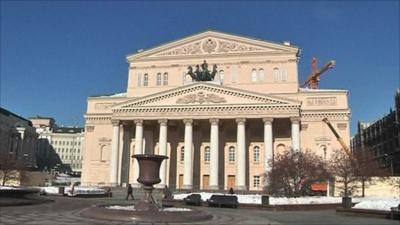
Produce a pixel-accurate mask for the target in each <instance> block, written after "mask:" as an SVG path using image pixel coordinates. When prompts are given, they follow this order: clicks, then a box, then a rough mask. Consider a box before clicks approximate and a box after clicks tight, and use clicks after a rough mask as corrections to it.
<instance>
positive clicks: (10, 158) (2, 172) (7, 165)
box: [0, 153, 23, 186]
mask: <svg viewBox="0 0 400 225" xmlns="http://www.w3.org/2000/svg"><path fill="white" fill-rule="evenodd" d="M22 169H23V165H22V164H21V163H19V162H18V160H17V159H16V158H15V156H14V155H10V154H7V153H2V154H0V179H1V185H2V186H4V185H6V183H7V182H9V181H13V180H19V178H20V174H21V171H22Z"/></svg>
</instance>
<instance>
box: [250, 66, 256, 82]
mask: <svg viewBox="0 0 400 225" xmlns="http://www.w3.org/2000/svg"><path fill="white" fill-rule="evenodd" d="M251 81H257V70H256V69H253V70H252V71H251Z"/></svg>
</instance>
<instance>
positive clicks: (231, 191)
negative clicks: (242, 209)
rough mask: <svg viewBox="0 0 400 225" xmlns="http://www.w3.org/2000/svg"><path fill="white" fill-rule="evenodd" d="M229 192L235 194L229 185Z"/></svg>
mask: <svg viewBox="0 0 400 225" xmlns="http://www.w3.org/2000/svg"><path fill="white" fill-rule="evenodd" d="M229 194H230V195H233V194H235V192H233V188H232V187H231V188H229Z"/></svg>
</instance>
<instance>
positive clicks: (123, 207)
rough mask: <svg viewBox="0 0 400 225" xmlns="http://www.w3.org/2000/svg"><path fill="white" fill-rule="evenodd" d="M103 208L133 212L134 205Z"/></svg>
mask: <svg viewBox="0 0 400 225" xmlns="http://www.w3.org/2000/svg"><path fill="white" fill-rule="evenodd" d="M105 208H106V209H117V210H127V211H135V206H134V205H110V206H106V207H105Z"/></svg>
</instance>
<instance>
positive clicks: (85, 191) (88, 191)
mask: <svg viewBox="0 0 400 225" xmlns="http://www.w3.org/2000/svg"><path fill="white" fill-rule="evenodd" d="M58 189H59V187H58V186H50V187H41V188H40V191H41V192H42V193H45V194H58ZM70 191H71V187H65V188H64V194H68V195H71V193H70ZM105 193H106V191H105V190H104V189H101V188H98V187H84V186H82V187H81V186H76V187H74V194H73V195H74V196H75V195H78V194H79V195H92V194H105Z"/></svg>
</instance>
